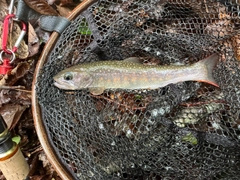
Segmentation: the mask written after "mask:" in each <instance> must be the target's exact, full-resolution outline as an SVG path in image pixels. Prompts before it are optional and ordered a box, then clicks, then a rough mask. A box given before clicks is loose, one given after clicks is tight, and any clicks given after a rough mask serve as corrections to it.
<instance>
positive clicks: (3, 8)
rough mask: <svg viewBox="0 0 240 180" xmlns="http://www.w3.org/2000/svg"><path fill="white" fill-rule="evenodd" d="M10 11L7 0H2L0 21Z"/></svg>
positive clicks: (0, 3)
mask: <svg viewBox="0 0 240 180" xmlns="http://www.w3.org/2000/svg"><path fill="white" fill-rule="evenodd" d="M7 13H8V5H7V3H6V0H1V1H0V21H1V22H2V21H3V18H4V17H5V16H6V14H7Z"/></svg>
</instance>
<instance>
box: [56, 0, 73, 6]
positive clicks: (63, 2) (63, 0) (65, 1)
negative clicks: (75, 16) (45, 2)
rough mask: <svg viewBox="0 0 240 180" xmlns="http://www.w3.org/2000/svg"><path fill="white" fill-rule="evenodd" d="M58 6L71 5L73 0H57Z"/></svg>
mask: <svg viewBox="0 0 240 180" xmlns="http://www.w3.org/2000/svg"><path fill="white" fill-rule="evenodd" d="M59 2H60V6H71V5H73V0H59Z"/></svg>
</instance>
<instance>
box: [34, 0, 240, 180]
mask: <svg viewBox="0 0 240 180" xmlns="http://www.w3.org/2000/svg"><path fill="white" fill-rule="evenodd" d="M239 20H240V18H239V3H238V1H224V0H207V1H203V0H202V1H200V0H168V1H167V0H158V1H156V0H129V1H126V0H103V1H99V2H98V3H96V4H94V5H92V6H91V7H89V8H88V9H86V10H85V11H84V12H83V13H82V14H81V15H79V16H78V17H77V18H76V19H75V20H74V21H73V22H72V24H71V25H70V26H69V27H68V28H66V30H65V31H64V32H63V33H62V34H61V36H60V38H59V40H58V41H57V43H56V45H55V47H54V49H53V50H52V52H51V53H50V55H49V57H48V61H47V63H46V64H45V66H44V67H43V69H42V71H41V74H40V75H39V77H38V82H37V94H38V100H39V103H40V106H41V109H42V118H43V121H44V124H45V126H46V129H47V132H48V135H49V138H50V139H51V141H52V143H53V146H54V149H55V151H56V152H57V153H58V155H59V157H60V159H61V160H62V162H63V163H64V164H65V166H66V168H69V169H70V170H71V172H72V174H73V175H74V177H75V178H76V179H228V180H229V179H238V178H239V177H240V171H239V169H240V161H239V160H240V151H239V145H240V142H239V140H240V118H239V113H240V80H239V78H240V64H239V63H240V49H239V44H240V39H239V38H240V35H238V32H239ZM213 53H217V54H219V57H220V58H219V62H218V64H217V66H216V68H215V69H214V71H213V76H214V79H215V80H216V81H217V83H218V84H219V88H217V87H213V86H211V85H208V84H206V83H201V82H192V81H188V82H180V83H177V84H170V85H168V86H165V87H162V88H158V89H156V90H131V91H130V90H118V89H117V90H111V89H109V90H105V91H104V93H103V94H102V95H98V96H96V95H92V94H91V93H89V91H88V89H82V90H76V91H67V90H61V89H58V88H57V87H55V86H54V85H53V76H54V75H56V74H57V73H58V72H59V71H61V70H63V69H65V68H67V67H70V66H72V65H76V64H80V63H85V62H91V61H104V60H123V59H125V58H128V57H133V56H137V57H140V58H141V59H142V61H143V63H145V64H146V65H159V66H161V65H170V64H183V65H188V64H192V63H195V62H198V61H199V60H201V59H203V58H206V57H208V56H209V55H211V54H213Z"/></svg>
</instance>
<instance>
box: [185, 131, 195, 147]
mask: <svg viewBox="0 0 240 180" xmlns="http://www.w3.org/2000/svg"><path fill="white" fill-rule="evenodd" d="M182 140H183V141H185V142H189V143H191V144H192V145H197V143H198V140H197V138H196V137H195V136H194V135H193V134H192V133H188V134H187V135H185V136H183V137H182Z"/></svg>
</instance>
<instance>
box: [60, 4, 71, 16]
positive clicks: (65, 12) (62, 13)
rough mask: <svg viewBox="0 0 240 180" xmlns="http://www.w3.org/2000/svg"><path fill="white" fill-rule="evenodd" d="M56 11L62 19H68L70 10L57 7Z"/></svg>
mask: <svg viewBox="0 0 240 180" xmlns="http://www.w3.org/2000/svg"><path fill="white" fill-rule="evenodd" d="M57 10H58V12H59V14H60V15H61V16H63V17H68V15H69V14H70V13H71V11H72V10H71V9H69V8H68V7H63V6H57Z"/></svg>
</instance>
